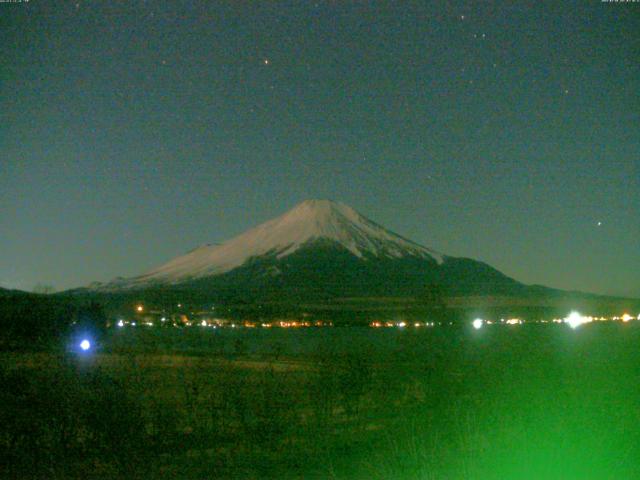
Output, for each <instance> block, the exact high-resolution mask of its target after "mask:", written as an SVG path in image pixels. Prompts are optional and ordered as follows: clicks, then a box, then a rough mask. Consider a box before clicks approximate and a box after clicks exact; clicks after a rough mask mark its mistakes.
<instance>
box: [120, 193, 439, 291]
mask: <svg viewBox="0 0 640 480" xmlns="http://www.w3.org/2000/svg"><path fill="white" fill-rule="evenodd" d="M321 239H322V240H329V241H334V242H336V243H338V244H339V245H341V246H343V247H344V248H346V249H347V250H349V251H350V252H351V253H353V255H355V256H357V257H359V258H363V259H368V258H371V257H378V258H381V257H387V258H400V257H407V256H414V257H419V258H424V259H428V260H432V261H434V262H437V263H438V264H440V263H442V262H443V256H442V255H441V254H439V253H438V252H435V251H434V250H431V249H428V248H426V247H423V246H421V245H418V244H416V243H414V242H411V241H410V240H407V239H405V238H403V237H401V236H399V235H397V234H395V233H393V232H391V231H389V230H387V229H385V228H384V227H382V226H380V225H378V224H377V223H375V222H373V221H371V220H369V219H367V218H365V217H364V216H362V215H360V214H359V213H358V212H356V211H355V210H354V209H352V208H351V207H349V206H347V205H345V204H342V203H336V202H332V201H329V200H307V201H305V202H302V203H301V204H299V205H297V206H296V207H294V208H293V209H292V210H290V211H289V212H287V213H285V214H284V215H282V216H280V217H277V218H275V219H273V220H270V221H268V222H265V223H263V224H262V225H259V226H257V227H255V228H253V229H251V230H248V231H247V232H245V233H243V234H241V235H239V236H237V237H235V238H233V239H231V240H229V241H227V242H225V243H223V244H220V245H204V246H202V247H198V248H196V249H195V250H192V251H191V252H189V253H187V254H186V255H183V256H181V257H177V258H175V259H173V260H171V261H169V262H168V263H166V264H164V265H162V266H160V267H158V268H156V269H154V270H151V271H150V272H148V273H146V274H143V275H140V276H138V277H134V278H132V279H129V280H120V281H116V282H112V283H111V286H112V287H136V286H142V285H144V284H146V283H160V284H175V283H180V282H182V281H185V280H191V279H197V278H203V277H208V276H212V275H218V274H221V273H225V272H229V271H231V270H233V269H235V268H236V267H239V266H241V265H243V264H244V263H245V262H246V261H247V260H249V259H250V258H253V257H259V256H263V255H267V254H271V255H276V256H277V257H278V258H283V257H286V256H287V255H290V254H291V253H293V252H295V251H296V250H298V249H300V248H302V247H303V246H305V245H306V244H308V243H309V242H312V241H314V240H321Z"/></svg>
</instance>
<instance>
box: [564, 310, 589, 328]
mask: <svg viewBox="0 0 640 480" xmlns="http://www.w3.org/2000/svg"><path fill="white" fill-rule="evenodd" d="M564 322H565V323H568V324H569V326H570V327H571V328H574V329H575V328H578V327H579V326H580V325H582V324H583V323H586V322H587V319H586V318H585V317H583V316H582V315H580V314H579V313H578V312H571V313H570V314H569V316H568V317H567V318H565V319H564Z"/></svg>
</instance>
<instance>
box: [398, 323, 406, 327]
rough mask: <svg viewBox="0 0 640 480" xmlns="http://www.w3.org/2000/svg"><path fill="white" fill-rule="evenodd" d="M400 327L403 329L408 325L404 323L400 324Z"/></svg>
mask: <svg viewBox="0 0 640 480" xmlns="http://www.w3.org/2000/svg"><path fill="white" fill-rule="evenodd" d="M398 326H399V327H400V328H403V327H406V326H407V324H406V323H404V322H400V323H398Z"/></svg>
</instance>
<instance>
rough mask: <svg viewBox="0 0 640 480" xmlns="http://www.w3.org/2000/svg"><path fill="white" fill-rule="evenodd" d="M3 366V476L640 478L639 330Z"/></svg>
mask: <svg viewBox="0 0 640 480" xmlns="http://www.w3.org/2000/svg"><path fill="white" fill-rule="evenodd" d="M635 323H636V322H631V323H629V324H620V323H618V324H603V325H595V324H592V325H586V326H583V327H580V328H579V329H578V330H576V331H573V330H571V329H569V327H567V326H566V325H531V326H526V325H520V326H510V327H507V326H488V327H485V328H483V329H482V330H479V331H473V330H471V329H466V328H454V327H441V328H435V329H429V330H427V329H423V330H418V331H416V330H409V329H407V330H406V331H399V330H397V329H388V330H386V329H385V330H373V329H367V328H334V329H308V330H303V331H276V330H273V331H270V332H265V331H263V332H262V333H256V332H250V331H247V330H243V331H236V332H233V333H213V331H211V330H206V331H205V329H192V330H190V331H186V330H173V329H170V330H167V331H157V330H153V329H141V328H138V329H137V330H134V329H131V330H128V331H122V330H121V331H118V332H115V333H113V334H112V337H111V338H110V339H109V340H108V341H106V342H105V344H104V346H103V349H102V351H101V352H100V353H97V354H93V355H87V356H85V357H82V358H79V357H77V356H73V355H69V354H66V353H64V352H62V350H60V351H48V352H38V353H15V352H14V353H3V354H0V385H1V386H2V388H1V389H0V448H1V449H2V454H1V455H0V472H2V473H1V475H0V476H1V477H2V478H43V479H44V478H47V479H56V478H145V479H146V478H152V479H153V478H176V479H178V478H180V479H181V478H185V479H204V478H212V479H218V478H220V479H224V478H246V479H260V478H269V479H271V478H273V479H289V478H291V479H294V478H305V479H306V478H310V479H315V478H317V479H325V478H326V479H447V480H450V479H479V480H485V479H563V480H566V479H581V480H582V479H634V478H640V348H639V347H640V322H638V323H639V324H638V325H636V324H635Z"/></svg>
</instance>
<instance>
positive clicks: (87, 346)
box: [80, 340, 91, 352]
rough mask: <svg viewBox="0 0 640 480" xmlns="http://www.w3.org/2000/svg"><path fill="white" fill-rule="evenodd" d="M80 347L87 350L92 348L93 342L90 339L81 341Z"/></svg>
mask: <svg viewBox="0 0 640 480" xmlns="http://www.w3.org/2000/svg"><path fill="white" fill-rule="evenodd" d="M80 348H81V349H82V350H84V351H85V352H86V351H87V350H89V349H90V348H91V342H90V341H89V340H82V341H81V342H80Z"/></svg>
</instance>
